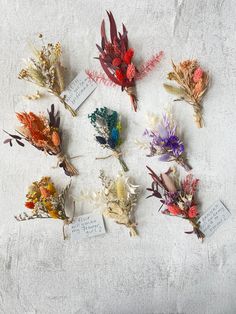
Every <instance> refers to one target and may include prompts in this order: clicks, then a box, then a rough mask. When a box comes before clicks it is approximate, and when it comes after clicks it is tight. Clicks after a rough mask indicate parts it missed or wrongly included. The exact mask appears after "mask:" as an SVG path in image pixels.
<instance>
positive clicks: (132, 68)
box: [126, 63, 136, 82]
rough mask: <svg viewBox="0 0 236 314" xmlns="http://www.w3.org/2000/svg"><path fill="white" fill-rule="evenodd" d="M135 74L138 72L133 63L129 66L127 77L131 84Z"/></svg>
mask: <svg viewBox="0 0 236 314" xmlns="http://www.w3.org/2000/svg"><path fill="white" fill-rule="evenodd" d="M135 73H136V70H135V66H134V64H133V63H131V64H129V65H128V67H127V71H126V76H127V78H128V80H129V81H130V82H131V81H132V79H133V78H134V77H135Z"/></svg>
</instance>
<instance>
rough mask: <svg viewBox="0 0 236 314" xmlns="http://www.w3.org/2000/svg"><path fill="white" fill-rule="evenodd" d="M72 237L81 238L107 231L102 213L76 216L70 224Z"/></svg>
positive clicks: (74, 238)
mask: <svg viewBox="0 0 236 314" xmlns="http://www.w3.org/2000/svg"><path fill="white" fill-rule="evenodd" d="M70 230H71V238H72V239H73V240H80V239H85V238H90V237H95V236H98V235H102V234H104V233H106V230H105V226H104V221H103V217H102V215H101V214H94V213H91V214H87V215H81V216H79V217H76V218H74V220H73V222H72V223H71V224H70Z"/></svg>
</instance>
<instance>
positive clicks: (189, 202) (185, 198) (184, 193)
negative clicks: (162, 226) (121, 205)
mask: <svg viewBox="0 0 236 314" xmlns="http://www.w3.org/2000/svg"><path fill="white" fill-rule="evenodd" d="M147 169H148V170H149V175H150V176H151V178H152V184H151V187H150V188H147V191H149V192H151V193H152V194H151V195H149V196H148V197H147V198H149V197H156V198H158V199H159V200H160V202H161V203H162V205H161V207H160V209H161V208H162V206H166V208H165V209H164V210H163V211H162V213H163V214H166V215H170V216H177V217H180V218H183V219H187V220H188V221H189V222H190V223H191V225H192V226H193V230H192V231H190V232H186V233H188V234H191V233H195V234H196V235H197V237H198V238H200V239H202V240H203V239H204V237H205V235H204V234H203V232H202V231H201V230H200V224H199V222H198V216H199V210H198V208H197V204H196V203H195V194H196V190H197V186H198V182H199V180H198V179H194V178H193V176H192V175H191V174H189V175H187V176H186V177H185V179H184V180H183V181H177V178H176V177H174V174H173V172H172V170H171V169H169V170H168V171H167V172H166V173H162V174H160V175H159V176H158V175H157V174H156V173H155V172H154V171H153V170H152V169H151V168H149V167H147ZM160 209H159V210H160Z"/></svg>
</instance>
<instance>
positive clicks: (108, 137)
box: [88, 107, 129, 171]
mask: <svg viewBox="0 0 236 314" xmlns="http://www.w3.org/2000/svg"><path fill="white" fill-rule="evenodd" d="M88 117H89V119H90V122H91V124H92V125H93V127H94V128H95V130H96V131H97V134H96V135H95V138H96V141H97V142H98V143H99V144H100V145H101V146H102V147H103V148H107V149H109V150H111V151H112V152H113V153H112V154H111V155H108V156H106V157H101V158H96V159H106V158H109V157H112V156H114V157H116V158H117V159H118V160H119V162H120V164H121V166H122V168H123V170H124V171H128V170H129V169H128V167H127V165H126V163H125V162H124V160H123V157H122V153H121V150H120V145H121V143H122V139H121V131H122V124H121V118H120V116H119V115H118V113H117V112H116V111H114V110H110V109H108V108H107V107H103V108H97V109H96V110H95V111H94V112H93V113H91V114H90V115H89V116H88Z"/></svg>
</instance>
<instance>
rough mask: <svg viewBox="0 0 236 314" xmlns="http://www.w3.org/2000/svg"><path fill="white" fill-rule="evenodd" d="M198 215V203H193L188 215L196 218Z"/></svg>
mask: <svg viewBox="0 0 236 314" xmlns="http://www.w3.org/2000/svg"><path fill="white" fill-rule="evenodd" d="M197 215H198V209H197V206H196V205H193V206H192V207H190V208H189V210H188V216H189V218H195V217H196V216H197Z"/></svg>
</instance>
